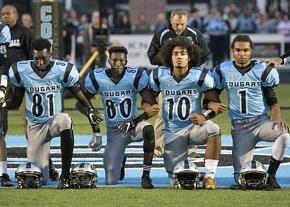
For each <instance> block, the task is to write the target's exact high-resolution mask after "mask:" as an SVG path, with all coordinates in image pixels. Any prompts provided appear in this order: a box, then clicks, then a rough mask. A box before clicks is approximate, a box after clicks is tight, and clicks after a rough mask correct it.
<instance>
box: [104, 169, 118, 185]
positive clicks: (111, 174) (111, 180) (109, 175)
mask: <svg viewBox="0 0 290 207" xmlns="http://www.w3.org/2000/svg"><path fill="white" fill-rule="evenodd" d="M119 178H120V174H119V175H117V174H116V172H115V170H106V185H116V184H117V183H118V182H119Z"/></svg>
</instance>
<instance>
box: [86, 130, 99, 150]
mask: <svg viewBox="0 0 290 207" xmlns="http://www.w3.org/2000/svg"><path fill="white" fill-rule="evenodd" d="M89 147H91V148H92V151H95V152H97V151H99V150H100V149H101V148H102V135H101V133H93V136H92V138H91V141H90V143H89Z"/></svg>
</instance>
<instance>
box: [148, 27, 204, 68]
mask: <svg viewBox="0 0 290 207" xmlns="http://www.w3.org/2000/svg"><path fill="white" fill-rule="evenodd" d="M177 36H178V35H177V34H176V33H175V31H174V30H173V28H172V27H171V26H169V27H166V28H164V29H161V30H160V31H158V32H156V33H155V34H154V36H153V39H152V41H151V43H150V46H149V49H148V51H147V55H148V58H149V60H150V63H151V64H152V65H161V60H160V59H159V57H158V53H159V50H160V48H161V46H162V45H163V44H164V43H165V42H166V41H167V40H168V39H172V38H175V37H177ZM181 36H185V37H187V38H188V39H191V40H192V42H194V43H195V44H196V45H198V46H199V48H200V49H201V50H202V55H201V60H200V63H199V65H202V64H203V63H204V62H205V61H207V60H208V55H209V49H208V47H207V43H206V42H205V40H204V38H203V36H202V33H201V32H199V31H198V30H196V29H194V28H191V27H189V26H187V28H186V29H185V30H184V31H183V32H182V34H181ZM199 65H198V66H199Z"/></svg>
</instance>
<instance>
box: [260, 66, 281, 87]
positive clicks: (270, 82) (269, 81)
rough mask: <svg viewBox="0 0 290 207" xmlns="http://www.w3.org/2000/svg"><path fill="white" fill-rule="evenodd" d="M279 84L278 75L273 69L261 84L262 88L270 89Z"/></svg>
mask: <svg viewBox="0 0 290 207" xmlns="http://www.w3.org/2000/svg"><path fill="white" fill-rule="evenodd" d="M279 82H280V79H279V73H278V71H277V69H275V68H273V69H272V70H271V72H270V73H269V74H268V76H267V78H266V80H265V81H263V82H262V86H263V87H272V86H276V85H278V84H279Z"/></svg>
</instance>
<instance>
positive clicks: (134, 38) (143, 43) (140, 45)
mask: <svg viewBox="0 0 290 207" xmlns="http://www.w3.org/2000/svg"><path fill="white" fill-rule="evenodd" d="M152 37H153V34H150V35H111V36H110V42H111V44H112V45H123V46H125V47H126V48H127V50H128V64H127V65H128V66H130V67H147V68H154V66H153V65H151V64H150V62H149V59H148V56H147V50H148V48H149V45H150V42H151V40H152Z"/></svg>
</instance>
